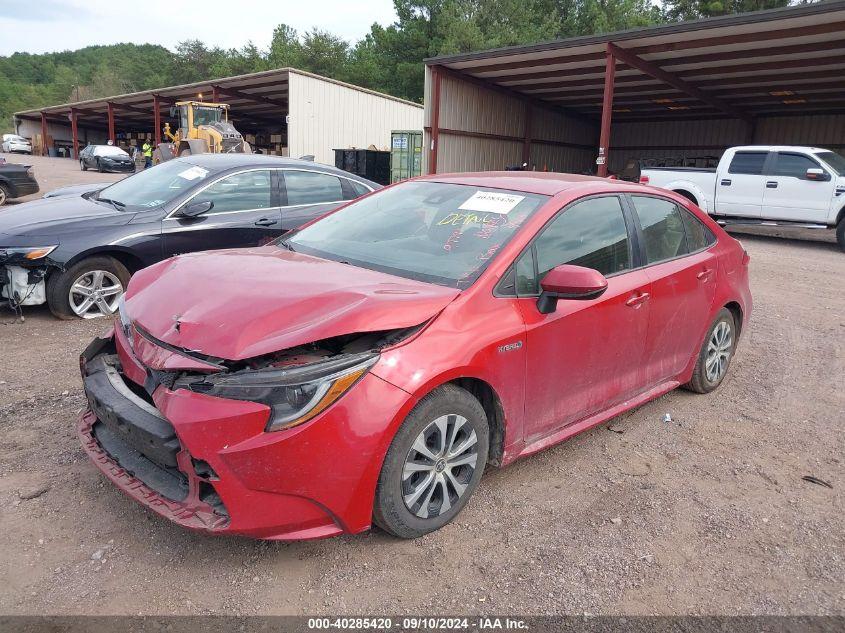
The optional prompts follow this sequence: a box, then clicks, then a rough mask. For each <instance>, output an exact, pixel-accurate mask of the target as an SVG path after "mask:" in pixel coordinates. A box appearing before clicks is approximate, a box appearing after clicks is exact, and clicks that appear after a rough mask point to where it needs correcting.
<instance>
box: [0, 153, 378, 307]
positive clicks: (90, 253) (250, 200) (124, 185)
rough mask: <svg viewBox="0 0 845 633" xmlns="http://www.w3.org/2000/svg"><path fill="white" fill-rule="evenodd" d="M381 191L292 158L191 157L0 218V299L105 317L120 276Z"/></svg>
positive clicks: (275, 233)
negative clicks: (46, 305) (95, 189)
mask: <svg viewBox="0 0 845 633" xmlns="http://www.w3.org/2000/svg"><path fill="white" fill-rule="evenodd" d="M379 188H380V185H378V184H376V183H374V182H371V181H369V180H366V179H364V178H361V177H359V176H355V175H353V174H350V173H347V172H345V171H341V170H339V169H335V168H334V167H328V166H325V165H319V164H317V163H311V162H306V161H301V160H294V159H290V158H281V157H274V156H262V155H258V154H198V155H195V156H190V157H185V158H179V159H175V160H172V161H168V162H166V163H162V164H161V165H158V166H156V167H153V168H151V169H146V170H144V171H141V172H138V173H137V174H135V175H134V176H130V177H129V178H125V179H123V180H121V181H119V182H116V183H114V184H112V185H110V186H108V187H106V188H104V189H100V190H98V191H89V192H86V193H82V194H77V195H64V196H57V197H53V198H45V199H41V200H36V201H33V202H28V203H25V204H22V205H18V206H17V207H15V208H14V209H9V210H8V211H4V212H3V213H0V296H2V297H5V298H7V299H11V304H12V305H13V306H19V305H38V304H41V303H44V302H46V303H47V304H48V306H49V307H50V310H51V311H52V312H53V314H55V315H56V316H58V317H60V318H73V317H82V318H91V317H96V316H101V315H108V314H112V313H114V311H115V310H116V308H117V303H118V301H119V299H120V296H121V295H122V294H123V289H124V288H125V287H126V284H127V282H128V281H129V277H130V275H131V274H132V273H134V272H135V271H137V270H139V269H141V268H143V267H145V266H149V265H150V264H153V263H155V262H157V261H160V260H162V259H165V258H168V257H171V256H173V255H178V254H180V253H187V252H191V251H199V250H209V249H218V248H233V247H241V246H255V245H258V244H262V243H265V242H269V241H270V240H273V239H276V238H278V237H280V236H281V235H283V234H284V233H285V232H287V231H290V230H292V229H295V228H298V227H299V226H301V225H302V224H305V223H306V222H308V221H310V220H312V219H314V218H317V217H319V216H321V215H323V214H325V213H327V212H328V211H330V210H332V209H335V208H337V207H338V206H340V205H342V204H343V203H344V202H345V201H347V200H352V199H354V198H357V197H358V196H362V195H364V194H367V193H369V192H370V191H373V190H375V189H379Z"/></svg>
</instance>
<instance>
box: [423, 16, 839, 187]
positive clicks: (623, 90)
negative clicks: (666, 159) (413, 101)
mask: <svg viewBox="0 0 845 633" xmlns="http://www.w3.org/2000/svg"><path fill="white" fill-rule="evenodd" d="M843 33H845V0H831V1H828V2H819V3H816V4H806V5H798V6H792V7H786V8H782V9H772V10H767V11H756V12H753V13H745V14H737V15H729V16H722V17H716V18H709V19H704V20H695V21H690V22H682V23H678V24H670V25H665V26H657V27H650V28H639V29H633V30H628V31H620V32H616V33H607V34H602V35H596V36H586V37H574V38H569V39H563V40H557V41H553V42H545V43H542V44H535V45H532V46H513V47H507V48H500V49H494V50H488V51H481V52H476V53H468V54H462V55H449V56H441V57H435V58H431V59H427V60H426V65H427V67H428V68H427V75H428V76H429V77H430V92H428V93H427V94H430V103H429V102H428V101H429V100H428V97H427V103H426V107H427V108H428V114H429V116H428V117H427V121H429V122H430V126H429V127H428V128H427V131H428V133H429V134H430V143H429V146H428V155H427V165H428V169H429V170H430V171H436V170H437V152H438V146H439V135H440V109H441V101H442V100H443V95H442V94H441V92H442V91H441V84H442V83H443V78H444V77H446V78H451V79H453V80H456V81H462V82H466V83H468V84H475V85H477V86H481V87H483V88H486V89H488V90H493V91H496V92H499V93H502V94H504V95H507V96H508V97H510V98H512V100H513V99H516V100H518V101H520V102H522V103H524V104H525V108H526V114H525V116H524V121H523V122H522V127H523V129H522V130H519V131H517V133H516V134H505V135H503V134H501V133H498V134H489V133H484V132H479V130H473V129H444V130H443V131H444V133H447V134H450V135H452V136H455V135H461V136H464V137H475V138H487V139H492V138H494V137H496V138H498V139H499V140H507V141H518V140H521V141H523V142H524V149H523V161H524V162H528V156H530V154H531V146H532V141H533V140H534V139H533V135H534V132H532V125H531V118H532V114H531V113H532V112H533V111H535V110H537V109H547V110H548V109H551V110H553V111H555V112H557V113H559V114H561V115H566V116H568V117H569V119H571V120H578V121H583V122H584V123H586V124H587V125H588V126H590V127H593V126H597V127H598V128H599V135H600V139H599V143H598V148H597V149H598V158H597V159H596V164H597V165H598V166H599V168H598V173H599V175H600V176H606V175H607V173H608V169H607V156H608V151H609V145H610V137H611V120H612V121H613V122H614V123H635V122H648V123H659V122H662V121H690V122H692V121H701V120H704V119H715V118H730V119H734V120H737V121H742V122H744V123H745V125H746V130H747V140H748V141H750V140H751V139H753V138H754V135H755V126H756V124H757V121H759V120H761V119H765V118H768V117H782V116H787V117H788V116H793V115H796V116H803V117H806V116H809V115H814V114H828V115H831V114H845V91H843V90H842V87H843V82H842V73H843V71H845V41H843V38H842V34H843ZM427 90H428V86H427ZM446 98H447V101H448V100H449V99H454V97H451V96H447V97H446ZM456 107H458V106H456V105H455V104H454V103H452V104H447V110H449V111H452V110H454V109H455V108H456ZM482 109H483V108H482ZM470 118H472V119H473V120H476V121H478V120H483V119H484V116H483V115H482V114H481V113H478V112H474V113H471V115H470ZM452 127H453V128H454V125H453V126H452ZM520 136H521V137H522V138H520Z"/></svg>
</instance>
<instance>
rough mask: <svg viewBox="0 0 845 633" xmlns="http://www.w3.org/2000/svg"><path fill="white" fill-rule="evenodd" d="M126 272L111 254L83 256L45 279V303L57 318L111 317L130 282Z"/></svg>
mask: <svg viewBox="0 0 845 633" xmlns="http://www.w3.org/2000/svg"><path fill="white" fill-rule="evenodd" d="M129 276H130V275H129V271H128V270H127V269H126V267H125V266H124V265H123V264H121V263H120V262H119V261H117V260H116V259H114V258H112V257H107V256H97V257H89V258H88V259H83V260H82V261H81V262H78V263H76V264H74V265H73V266H71V267H70V268H68V269H67V270H66V271H64V272H62V273H53V274H52V275H51V276H50V277H49V278H48V279H47V305H48V306H49V307H50V311H51V312H52V313H53V314H54V315H56V316H57V317H59V318H60V319H73V318H81V319H92V318H95V317H100V316H110V315H112V314H114V313H115V311H116V310H117V303H118V301H120V297H121V296H122V295H123V292H124V290H125V289H126V284H128V283H129Z"/></svg>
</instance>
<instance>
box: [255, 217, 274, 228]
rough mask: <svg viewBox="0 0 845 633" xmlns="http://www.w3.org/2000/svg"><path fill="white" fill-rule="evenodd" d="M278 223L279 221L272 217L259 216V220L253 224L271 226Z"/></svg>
mask: <svg viewBox="0 0 845 633" xmlns="http://www.w3.org/2000/svg"><path fill="white" fill-rule="evenodd" d="M278 223H279V221H278V220H274V219H273V218H261V219H260V220H256V221H255V226H273V225H274V224H278Z"/></svg>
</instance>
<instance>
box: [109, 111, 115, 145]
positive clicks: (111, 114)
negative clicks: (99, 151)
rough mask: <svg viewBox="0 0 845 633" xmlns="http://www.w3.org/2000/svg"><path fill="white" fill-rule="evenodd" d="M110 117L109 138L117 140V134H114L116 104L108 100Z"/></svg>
mask: <svg viewBox="0 0 845 633" xmlns="http://www.w3.org/2000/svg"><path fill="white" fill-rule="evenodd" d="M108 108H109V109H108V117H109V140H110V141H112V142H114V141H115V134H114V104H113V103H112V102H111V101H109V102H108Z"/></svg>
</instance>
